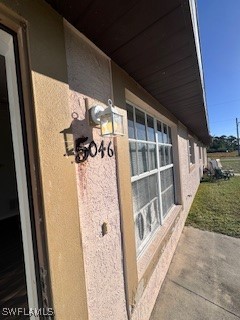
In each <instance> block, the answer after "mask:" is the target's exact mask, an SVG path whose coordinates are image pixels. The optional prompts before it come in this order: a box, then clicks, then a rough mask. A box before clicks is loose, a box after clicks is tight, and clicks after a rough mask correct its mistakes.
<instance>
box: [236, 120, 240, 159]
mask: <svg viewBox="0 0 240 320" xmlns="http://www.w3.org/2000/svg"><path fill="white" fill-rule="evenodd" d="M238 124H239V122H238V118H236V126H237V144H238V156H240V146H239V131H238Z"/></svg>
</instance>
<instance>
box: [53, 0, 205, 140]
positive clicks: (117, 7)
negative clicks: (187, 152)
mask: <svg viewBox="0 0 240 320" xmlns="http://www.w3.org/2000/svg"><path fill="white" fill-rule="evenodd" d="M47 2H48V3H49V4H50V5H51V6H52V7H53V8H54V9H55V10H56V11H57V12H58V13H59V14H60V15H62V16H63V17H64V18H65V19H66V20H68V21H69V22H70V23H71V24H72V25H73V26H74V27H75V28H77V29H78V30H79V31H80V32H82V33H83V34H84V35H85V36H86V37H87V38H89V39H90V40H91V41H92V42H93V43H94V44H95V45H96V46H97V47H99V48H100V49H101V50H102V51H103V52H105V53H106V54H107V55H108V56H109V57H110V58H111V59H112V60H113V61H114V62H115V63H117V64H118V65H119V66H120V67H122V68H123V69H124V70H125V71H126V72H127V73H128V74H129V75H130V76H131V77H133V78H134V79H135V80H136V81H137V82H138V83H139V84H140V85H141V86H142V87H144V88H145V89H146V90H147V91H148V92H149V93H150V94H151V95H152V96H154V97H155V98H156V99H157V100H158V101H159V102H160V103H161V104H162V105H163V106H164V107H166V108H167V109H168V110H170V111H171V112H172V113H173V114H174V115H175V116H176V117H177V118H178V119H179V120H180V121H181V122H182V123H183V124H184V125H185V126H187V127H188V128H189V129H190V130H191V131H192V132H193V133H195V134H196V135H197V136H198V138H199V139H200V140H202V141H203V142H204V143H206V144H207V143H208V142H209V131H208V124H207V123H208V121H207V115H206V111H205V106H204V99H203V95H204V92H203V89H202V85H201V78H200V73H199V65H198V59H197V53H196V47H195V40H194V33H193V26H192V21H191V14H190V7H189V2H188V0H164V1H163V0H162V1H160V0H115V1H109V0H105V1H104V0H82V1H79V0H68V1H67V0H47Z"/></svg>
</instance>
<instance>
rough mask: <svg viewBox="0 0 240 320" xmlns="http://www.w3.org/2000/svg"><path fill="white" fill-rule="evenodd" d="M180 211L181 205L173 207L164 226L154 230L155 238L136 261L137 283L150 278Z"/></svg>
mask: <svg viewBox="0 0 240 320" xmlns="http://www.w3.org/2000/svg"><path fill="white" fill-rule="evenodd" d="M181 210H182V206H181V205H175V206H174V207H173V208H172V209H171V211H170V212H169V213H168V216H167V218H166V219H165V221H164V224H163V225H162V226H160V227H159V228H158V230H156V234H155V237H154V238H153V239H152V241H151V243H150V244H149V245H148V246H147V248H146V249H145V250H144V251H143V253H142V254H141V255H140V256H139V258H138V261H137V269H138V281H140V280H141V279H142V277H144V278H147V279H149V278H150V276H151V274H152V272H153V271H154V269H155V267H156V264H157V263H158V260H159V257H160V256H161V254H162V252H163V251H164V248H165V246H166V244H167V242H168V240H169V238H170V237H171V235H172V233H173V232H174V227H175V224H176V223H177V221H178V218H179V215H180V212H181Z"/></svg>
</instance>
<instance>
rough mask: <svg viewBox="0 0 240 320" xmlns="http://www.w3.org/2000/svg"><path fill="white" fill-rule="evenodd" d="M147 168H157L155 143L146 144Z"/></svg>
mask: <svg viewBox="0 0 240 320" xmlns="http://www.w3.org/2000/svg"><path fill="white" fill-rule="evenodd" d="M148 160H149V170H153V169H156V168H157V155H156V144H148Z"/></svg>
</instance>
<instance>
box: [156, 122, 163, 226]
mask: <svg viewBox="0 0 240 320" xmlns="http://www.w3.org/2000/svg"><path fill="white" fill-rule="evenodd" d="M154 129H155V139H156V152H157V182H158V206H159V208H160V215H159V218H160V225H162V224H163V209H162V192H161V176H160V159H159V144H158V132H157V120H156V119H154Z"/></svg>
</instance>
